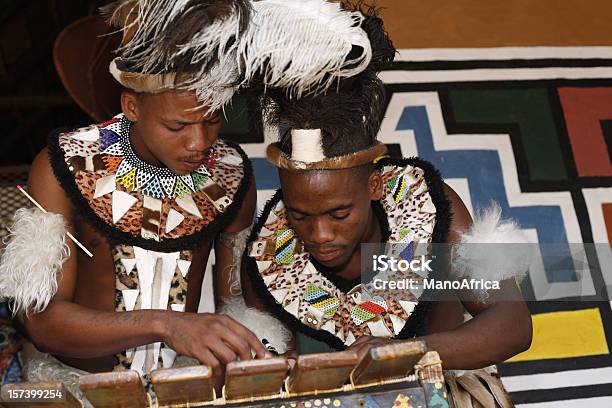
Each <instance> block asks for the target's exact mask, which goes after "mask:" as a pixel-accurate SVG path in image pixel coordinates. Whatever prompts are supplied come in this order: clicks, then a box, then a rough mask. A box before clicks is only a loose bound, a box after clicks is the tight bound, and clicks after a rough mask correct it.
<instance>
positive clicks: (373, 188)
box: [368, 170, 383, 201]
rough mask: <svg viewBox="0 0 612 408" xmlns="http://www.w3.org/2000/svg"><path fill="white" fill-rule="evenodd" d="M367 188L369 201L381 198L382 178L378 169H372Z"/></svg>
mask: <svg viewBox="0 0 612 408" xmlns="http://www.w3.org/2000/svg"><path fill="white" fill-rule="evenodd" d="M368 190H369V193H370V200H371V201H380V200H382V198H383V179H382V176H381V175H380V172H379V171H378V170H374V171H372V173H370V177H369V179H368Z"/></svg>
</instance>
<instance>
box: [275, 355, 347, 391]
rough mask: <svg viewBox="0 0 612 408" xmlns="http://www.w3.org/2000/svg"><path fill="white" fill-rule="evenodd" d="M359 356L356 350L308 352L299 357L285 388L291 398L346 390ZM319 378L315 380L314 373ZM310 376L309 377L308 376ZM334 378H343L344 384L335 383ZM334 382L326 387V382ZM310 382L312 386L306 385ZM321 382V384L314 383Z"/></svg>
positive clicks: (286, 380)
mask: <svg viewBox="0 0 612 408" xmlns="http://www.w3.org/2000/svg"><path fill="white" fill-rule="evenodd" d="M358 362H359V356H358V355H357V353H356V352H354V351H336V352H332V353H317V354H306V355H302V356H299V357H298V360H297V361H296V364H295V367H294V368H293V369H292V370H291V373H290V374H289V376H288V377H287V378H286V379H285V390H286V393H287V396H288V397H289V398H292V397H299V396H303V395H320V394H328V393H333V392H341V391H344V390H345V388H346V387H347V385H350V382H349V381H350V375H351V372H352V371H353V369H354V368H355V366H356V365H357V363H358ZM315 371H316V373H317V377H314V378H317V379H316V380H314V381H313V375H312V374H313V373H314V372H315ZM307 376H308V377H307ZM334 378H338V379H343V382H342V384H338V383H337V382H336V383H334V382H333V381H334ZM330 381H331V383H332V384H333V385H332V387H331V388H330V387H328V386H327V387H326V386H325V383H330ZM305 383H310V384H309V385H311V386H306V385H305ZM314 384H319V385H314ZM305 390H307V391H305Z"/></svg>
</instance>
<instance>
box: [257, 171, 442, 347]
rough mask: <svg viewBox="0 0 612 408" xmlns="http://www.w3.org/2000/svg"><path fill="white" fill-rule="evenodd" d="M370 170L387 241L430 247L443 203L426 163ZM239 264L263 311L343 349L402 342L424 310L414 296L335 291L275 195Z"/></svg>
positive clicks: (434, 175) (364, 287) (435, 176)
mask: <svg viewBox="0 0 612 408" xmlns="http://www.w3.org/2000/svg"><path fill="white" fill-rule="evenodd" d="M377 167H378V168H379V170H380V171H381V176H382V178H383V182H384V198H383V200H381V203H380V204H381V205H382V208H384V213H385V215H386V219H387V222H388V226H389V232H390V234H389V237H388V242H393V243H398V244H400V243H401V244H404V245H401V246H400V247H403V246H407V247H410V248H412V247H413V244H416V243H423V244H428V243H430V242H432V239H433V238H434V236H436V238H437V239H439V238H440V235H441V232H440V231H441V230H440V228H436V232H434V228H435V226H437V224H438V214H439V213H440V214H442V223H441V225H440V227H441V228H442V231H444V230H446V224H447V222H446V218H447V214H448V204H447V202H446V199H445V198H442V197H443V193H442V186H441V184H442V183H441V181H440V179H439V176H438V174H437V172H435V170H433V169H432V168H431V165H429V163H426V162H423V161H420V160H416V159H411V160H406V161H393V160H390V159H385V160H383V161H381V162H379V165H377ZM430 192H431V195H430ZM442 233H444V232H442ZM245 259H246V262H247V266H248V271H249V273H250V274H251V276H252V280H253V282H254V284H255V288H256V290H257V292H258V293H259V294H260V296H262V298H263V299H264V301H266V302H267V304H268V307H269V309H270V310H272V311H274V312H275V313H276V314H277V315H278V317H279V318H281V319H282V320H284V321H286V322H287V323H288V324H289V325H290V326H292V327H293V328H294V329H296V330H298V331H302V332H304V333H305V334H307V335H309V336H311V337H314V338H317V339H319V340H322V341H325V342H326V343H327V344H329V345H330V346H332V347H335V348H343V347H346V346H349V345H351V344H352V343H353V342H354V341H355V340H356V339H357V338H359V337H361V336H364V335H372V336H378V337H397V338H406V337H408V336H410V335H412V334H413V333H415V331H416V330H417V328H418V327H419V326H420V324H421V322H422V318H423V314H424V313H425V307H426V306H427V305H426V302H425V303H422V304H421V302H419V301H418V300H419V298H420V295H421V293H420V291H417V292H415V293H411V291H400V292H399V293H383V294H380V295H379V294H374V293H372V292H371V291H370V290H369V289H368V288H367V285H362V284H357V285H356V286H355V287H353V288H350V289H349V290H348V291H346V290H345V289H347V288H340V287H339V286H338V285H337V282H334V279H330V277H328V276H325V275H324V274H323V273H322V272H321V271H319V270H318V269H317V268H316V267H315V266H314V264H313V263H312V261H311V260H310V254H309V253H308V252H307V251H305V249H304V247H303V245H302V244H301V242H300V240H299V238H298V237H297V236H296V234H295V232H294V231H293V230H292V229H291V226H290V225H289V222H288V218H287V214H286V210H285V207H284V204H283V200H282V192H281V191H279V192H277V194H276V195H275V196H274V197H273V198H272V200H271V201H270V202H268V204H267V205H266V208H265V209H264V211H263V212H262V215H261V216H260V219H259V221H258V222H257V224H256V226H255V228H254V230H253V233H252V235H251V238H250V240H249V245H248V247H247V254H246V255H245ZM415 278H417V279H420V278H422V277H419V276H415ZM413 315H414V316H413Z"/></svg>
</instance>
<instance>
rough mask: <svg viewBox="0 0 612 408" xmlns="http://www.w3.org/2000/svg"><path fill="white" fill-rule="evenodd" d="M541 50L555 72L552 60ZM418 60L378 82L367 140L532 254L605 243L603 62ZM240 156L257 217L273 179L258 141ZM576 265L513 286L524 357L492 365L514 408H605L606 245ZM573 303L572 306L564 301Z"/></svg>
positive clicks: (610, 376) (610, 78) (610, 282)
mask: <svg viewBox="0 0 612 408" xmlns="http://www.w3.org/2000/svg"><path fill="white" fill-rule="evenodd" d="M553 51H554V53H555V60H558V61H562V58H564V57H563V55H562V50H561V51H559V50H553ZM411 52H412V50H410V51H406V52H405V53H404V52H400V55H402V56H403V55H408V56H409V55H410V53H411ZM428 52H429V54H431V61H432V62H427V64H428V65H427V70H419V69H418V68H413V67H412V66H411V64H412V62H410V58H409V57H407V58H406V59H405V60H404V61H400V62H398V63H395V64H394V66H393V67H392V69H391V70H390V71H387V72H383V73H382V74H381V78H382V79H383V81H385V82H386V83H387V92H388V106H387V111H386V114H385V118H384V121H383V124H382V126H381V131H380V133H379V136H378V139H379V140H380V141H382V142H384V143H387V144H388V145H389V146H390V150H391V153H392V154H393V155H401V156H405V157H406V156H412V155H418V156H420V157H422V158H424V159H426V160H428V161H430V162H432V164H433V165H434V166H436V167H437V168H438V169H439V170H440V171H441V173H442V175H443V177H444V179H445V182H446V183H447V184H449V185H450V186H451V187H452V188H453V189H454V190H455V191H456V192H457V193H458V194H459V195H460V197H461V198H462V199H463V201H464V202H465V204H466V206H467V207H468V210H469V211H470V212H471V213H472V214H474V211H475V210H476V209H478V208H484V207H487V206H488V205H489V203H490V201H491V200H492V199H493V200H495V201H497V202H498V203H499V204H500V206H501V208H502V216H503V217H506V218H513V219H515V220H517V221H518V223H519V224H520V225H521V227H522V228H523V229H524V232H525V234H526V235H527V237H528V239H529V240H530V241H531V242H533V243H538V242H539V243H540V244H541V250H540V252H541V253H542V251H544V250H545V244H547V243H548V244H556V245H560V246H563V245H568V246H569V245H570V244H572V245H575V244H581V243H583V242H585V243H589V242H599V243H601V242H605V243H608V242H610V240H611V235H612V171H611V164H610V155H612V152H610V151H609V150H610V149H612V136H611V135H612V108H611V107H612V60H602V61H604V62H605V65H604V68H598V69H599V71H598V72H597V74H596V75H597V76H592V75H594V74H593V70H591V67H590V66H588V67H586V68H581V64H582V61H581V60H579V59H573V60H571V62H568V63H567V64H565V63H564V64H563V65H562V66H561V68H559V67H546V66H543V62H542V61H539V63H538V64H537V65H534V68H532V67H531V66H530V65H529V64H530V62H529V58H533V57H531V56H530V55H537V54H538V52H539V51H538V52H535V51H533V50H532V49H529V48H521V49H518V51H517V50H513V51H506V50H503V51H502V52H503V53H511V52H519V53H520V52H524V53H525V55H527V57H523V56H522V54H521V56H520V57H516V58H517V59H519V60H521V61H520V66H519V67H517V69H514V68H508V66H512V64H515V65H518V63H516V61H513V62H512V63H510V62H507V61H504V60H499V59H496V60H492V61H487V62H486V64H487V65H486V69H478V68H483V67H480V66H478V63H479V62H478V61H479V60H481V59H485V57H482V58H481V57H479V56H474V53H477V51H473V50H466V51H465V54H466V55H468V54H469V58H467V60H466V61H462V60H461V59H460V55H461V52H460V50H453V59H452V60H449V61H444V59H443V58H441V57H440V56H438V54H439V53H440V54H443V53H444V51H440V52H439V53H438V51H437V50H428V51H424V52H423V53H421V55H425V54H426V53H428ZM593 52H595V51H593ZM474 61H475V62H474ZM553 62H554V60H553ZM453 64H457V66H458V68H457V69H456V70H454V69H452V67H453ZM469 64H474V66H473V67H472V68H476V69H473V70H469V69H465V68H466V67H469ZM417 65H418V64H417ZM437 67H440V69H438V70H436V69H437ZM567 67H571V68H567ZM604 69H605V70H606V72H607V75H606V76H604V75H603V74H602V72H603V70H604ZM517 72H520V73H519V74H517ZM267 137H269V140H274V139H275V137H276V136H275V135H267ZM242 146H243V148H244V149H245V151H246V152H247V154H248V155H249V157H250V158H251V160H252V161H253V167H254V172H255V178H256V180H257V186H258V189H259V190H258V207H259V208H262V206H263V204H264V203H265V202H266V201H267V200H268V199H269V197H270V196H271V193H272V191H273V190H275V189H277V188H278V187H279V184H278V177H277V171H276V169H275V168H274V167H273V166H272V165H270V164H269V163H268V162H267V161H266V160H265V159H264V157H265V155H264V152H265V146H266V143H262V142H261V141H257V143H252V144H248V143H244V144H242ZM390 187H391V186H390ZM394 187H395V185H394ZM536 255H537V254H536ZM606 262H607V263H606ZM588 264H589V265H594V266H595V267H592V268H587V270H586V271H579V272H577V271H576V270H575V269H574V268H572V267H567V268H566V267H564V268H556V267H555V266H554V265H550V264H546V263H544V262H543V263H542V265H540V266H539V270H530V275H529V279H526V280H525V281H523V284H522V290H523V291H524V292H526V293H527V294H528V295H530V297H531V298H535V299H538V300H539V301H536V302H531V303H530V304H529V307H530V309H531V311H532V313H533V315H534V316H533V321H534V329H535V330H536V331H535V332H534V341H533V349H530V350H528V351H527V352H525V353H522V354H521V355H519V356H516V357H515V358H514V359H512V360H511V361H510V362H507V363H505V364H501V365H500V366H499V371H500V373H501V374H502V379H503V381H504V384H505V385H506V387H507V389H508V390H509V391H510V392H511V395H512V397H513V399H514V401H515V403H516V404H517V406H518V407H519V408H520V407H524V408H536V407H537V408H553V407H558V406H563V407H565V406H567V407H569V406H572V407H585V408H587V407H588V408H591V407H599V406H612V355H611V354H610V353H609V351H610V348H611V347H612V304H611V303H610V302H608V301H606V302H602V301H600V300H599V299H601V297H602V296H607V297H608V298H609V297H610V296H611V295H612V248H609V249H607V250H606V247H605V246H601V247H597V253H593V254H591V253H589V254H588ZM596 266H599V268H598V267H596ZM602 291H603V292H602ZM576 293H581V294H582V295H583V297H582V301H581V302H575V301H573V299H574V297H573V295H575V294H576ZM596 293H597V294H599V295H600V296H595V294H596ZM602 293H603V294H602ZM591 295H592V296H591ZM589 299H592V300H589ZM363 317H369V315H368V316H366V315H365V313H364V316H363ZM572 326H573V327H574V328H575V329H576V330H574V329H572V328H571V327H572ZM568 328H569V330H568ZM562 401H563V402H562ZM568 404H569V405H568Z"/></svg>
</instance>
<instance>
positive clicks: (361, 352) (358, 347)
mask: <svg viewBox="0 0 612 408" xmlns="http://www.w3.org/2000/svg"><path fill="white" fill-rule="evenodd" d="M393 341H394V340H393V339H388V338H386V337H374V336H361V337H360V338H358V339H357V340H356V341H355V342H354V343H353V344H351V345H350V347H349V348H348V349H349V350H352V351H355V352H357V355H358V356H359V361H361V359H362V358H363V357H364V356H365V355H366V354H368V352H369V351H370V349H371V348H372V347H376V346H384V345H386V344H390V343H392V342H393Z"/></svg>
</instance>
